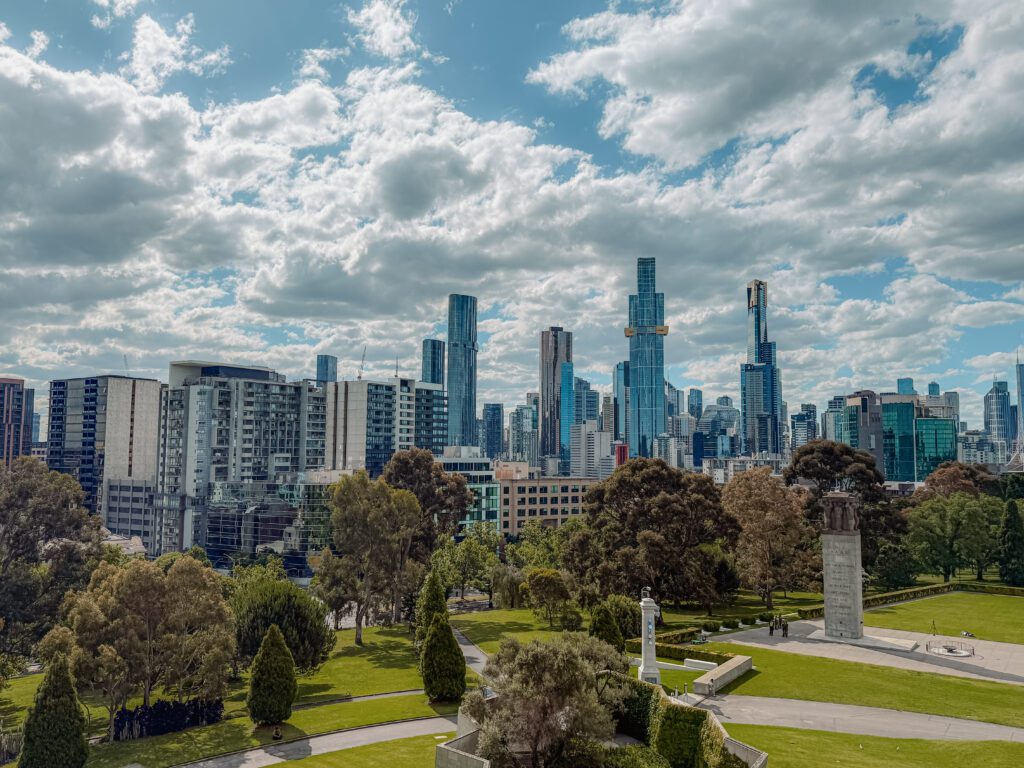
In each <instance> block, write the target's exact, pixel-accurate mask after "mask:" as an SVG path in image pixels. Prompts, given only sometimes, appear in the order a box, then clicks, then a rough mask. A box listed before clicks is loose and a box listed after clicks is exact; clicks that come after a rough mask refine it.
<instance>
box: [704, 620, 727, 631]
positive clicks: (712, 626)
mask: <svg viewBox="0 0 1024 768" xmlns="http://www.w3.org/2000/svg"><path fill="white" fill-rule="evenodd" d="M700 628H701V629H703V630H704V631H705V632H717V631H718V630H720V629H721V628H722V622H720V621H705V622H704V623H703V624H701V625H700Z"/></svg>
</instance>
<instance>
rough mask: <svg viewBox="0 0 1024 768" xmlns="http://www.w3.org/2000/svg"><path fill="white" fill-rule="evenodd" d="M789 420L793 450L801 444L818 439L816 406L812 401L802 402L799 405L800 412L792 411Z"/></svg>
mask: <svg viewBox="0 0 1024 768" xmlns="http://www.w3.org/2000/svg"><path fill="white" fill-rule="evenodd" d="M791 421H792V428H793V432H792V447H793V450H794V451H795V450H796V449H797V448H799V447H800V446H801V445H806V444H807V443H809V442H811V441H812V440H817V439H818V406H816V405H814V404H813V403H803V404H802V405H801V406H800V412H799V413H794V414H793V416H792V418H791Z"/></svg>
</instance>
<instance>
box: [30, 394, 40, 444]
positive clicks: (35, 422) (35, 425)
mask: <svg viewBox="0 0 1024 768" xmlns="http://www.w3.org/2000/svg"><path fill="white" fill-rule="evenodd" d="M32 399H33V401H34V400H35V390H32ZM34 407H35V406H34V403H33V413H32V442H33V443H38V442H41V441H40V439H39V432H40V431H41V429H42V419H43V417H42V415H41V414H40V413H39V412H38V411H35V410H34Z"/></svg>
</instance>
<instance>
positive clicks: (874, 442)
mask: <svg viewBox="0 0 1024 768" xmlns="http://www.w3.org/2000/svg"><path fill="white" fill-rule="evenodd" d="M838 428H839V435H838V439H837V442H840V443H846V444H847V445H849V446H852V447H853V448H857V449H858V450H861V451H867V452H868V453H870V454H871V455H872V456H873V457H874V459H875V466H876V467H877V468H878V471H879V472H883V473H884V471H885V470H884V468H885V453H884V450H883V439H882V436H883V429H882V401H881V399H880V398H879V396H878V395H877V394H876V393H875V392H872V391H871V390H867V389H865V390H861V391H859V392H854V393H853V394H852V395H848V396H847V397H846V406H845V408H844V410H843V418H842V419H841V420H840V421H839V424H838Z"/></svg>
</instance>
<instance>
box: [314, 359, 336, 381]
mask: <svg viewBox="0 0 1024 768" xmlns="http://www.w3.org/2000/svg"><path fill="white" fill-rule="evenodd" d="M337 380H338V358H336V357H335V356H334V355H317V356H316V385H317V386H318V387H325V386H327V385H328V384H329V383H330V382H332V381H337Z"/></svg>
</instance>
